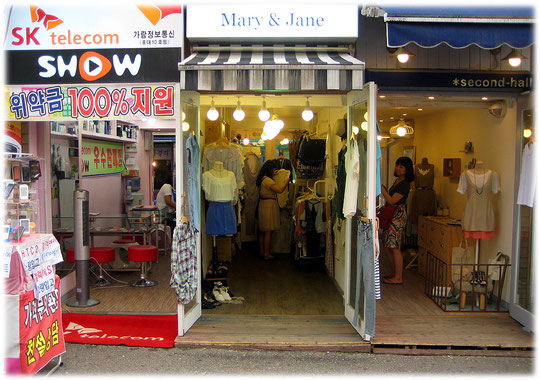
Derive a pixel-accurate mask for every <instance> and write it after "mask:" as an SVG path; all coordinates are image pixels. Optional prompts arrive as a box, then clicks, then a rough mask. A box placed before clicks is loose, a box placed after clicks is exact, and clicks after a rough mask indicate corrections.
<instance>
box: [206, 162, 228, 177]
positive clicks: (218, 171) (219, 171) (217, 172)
mask: <svg viewBox="0 0 540 380" xmlns="http://www.w3.org/2000/svg"><path fill="white" fill-rule="evenodd" d="M210 173H212V175H213V176H214V177H219V178H223V177H225V176H226V175H227V171H226V170H225V168H224V167H223V162H221V161H216V162H214V166H213V167H212V169H211V170H210Z"/></svg>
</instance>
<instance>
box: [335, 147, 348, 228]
mask: <svg viewBox="0 0 540 380" xmlns="http://www.w3.org/2000/svg"><path fill="white" fill-rule="evenodd" d="M346 154H347V146H344V147H343V148H342V149H341V151H340V152H339V154H338V168H337V178H336V182H337V190H336V194H335V196H334V201H335V207H334V213H335V216H337V217H338V218H339V219H342V220H344V219H345V216H344V215H343V201H344V199H345V185H346V181H347V171H346V169H345V156H346ZM335 216H333V218H332V219H333V220H334V221H335Z"/></svg>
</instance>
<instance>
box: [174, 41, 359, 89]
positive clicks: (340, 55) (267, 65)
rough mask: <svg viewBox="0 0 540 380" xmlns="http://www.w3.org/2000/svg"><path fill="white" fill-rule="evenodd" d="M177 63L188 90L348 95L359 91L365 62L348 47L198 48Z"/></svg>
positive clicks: (181, 83) (181, 80) (183, 82)
mask: <svg viewBox="0 0 540 380" xmlns="http://www.w3.org/2000/svg"><path fill="white" fill-rule="evenodd" d="M193 50H194V53H193V54H191V55H190V56H189V57H188V58H186V59H185V60H184V61H182V62H180V63H179V64H178V69H179V70H180V87H181V89H182V90H193V91H323V90H338V91H349V90H354V89H361V88H362V86H363V84H364V83H363V73H364V63H363V62H362V61H359V60H358V59H356V58H354V57H353V56H351V55H350V54H349V53H348V48H347V47H341V46H336V47H329V46H298V45H295V46H288V47H287V46H276V45H272V46H255V45H250V46H227V47H224V46H204V47H203V46H197V47H194V48H193Z"/></svg>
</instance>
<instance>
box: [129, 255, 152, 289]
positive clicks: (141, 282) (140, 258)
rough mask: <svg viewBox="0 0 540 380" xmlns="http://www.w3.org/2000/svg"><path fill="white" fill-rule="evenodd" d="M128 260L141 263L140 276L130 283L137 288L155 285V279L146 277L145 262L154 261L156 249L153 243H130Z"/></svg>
mask: <svg viewBox="0 0 540 380" xmlns="http://www.w3.org/2000/svg"><path fill="white" fill-rule="evenodd" d="M128 258H129V261H133V262H139V263H141V277H140V278H139V279H138V280H137V281H134V282H132V283H131V284H130V285H131V286H135V287H138V288H144V287H147V286H154V285H157V281H151V280H148V279H147V278H146V270H147V263H149V262H152V261H156V260H157V258H158V249H157V247H156V246H155V245H132V246H131V247H129V248H128Z"/></svg>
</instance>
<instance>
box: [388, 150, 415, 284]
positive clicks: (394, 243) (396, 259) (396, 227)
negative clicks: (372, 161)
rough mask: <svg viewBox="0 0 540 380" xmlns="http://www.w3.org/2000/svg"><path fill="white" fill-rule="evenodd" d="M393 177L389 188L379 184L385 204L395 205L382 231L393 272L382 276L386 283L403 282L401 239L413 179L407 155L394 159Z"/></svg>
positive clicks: (412, 169)
mask: <svg viewBox="0 0 540 380" xmlns="http://www.w3.org/2000/svg"><path fill="white" fill-rule="evenodd" d="M394 177H397V178H396V180H395V181H394V183H393V184H392V186H391V187H390V189H389V190H387V189H386V187H385V186H381V192H382V194H383V196H384V199H385V200H386V204H387V205H391V206H397V207H396V209H395V211H394V216H393V217H392V220H391V221H390V227H388V229H387V230H385V231H384V234H383V239H384V247H386V251H387V255H388V258H389V259H390V263H391V265H392V270H393V274H392V275H391V276H387V277H383V280H382V281H383V282H385V283H387V284H403V252H401V241H402V239H403V232H404V231H405V226H406V224H407V197H408V196H409V192H410V190H411V182H412V181H414V167H413V163H412V160H411V159H410V158H409V157H400V158H398V159H397V160H396V166H395V168H394Z"/></svg>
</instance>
